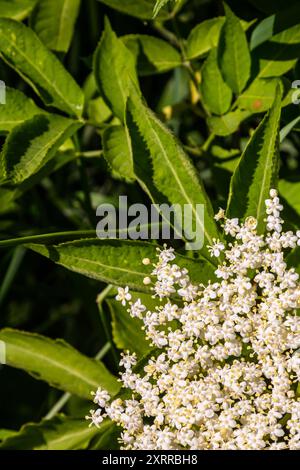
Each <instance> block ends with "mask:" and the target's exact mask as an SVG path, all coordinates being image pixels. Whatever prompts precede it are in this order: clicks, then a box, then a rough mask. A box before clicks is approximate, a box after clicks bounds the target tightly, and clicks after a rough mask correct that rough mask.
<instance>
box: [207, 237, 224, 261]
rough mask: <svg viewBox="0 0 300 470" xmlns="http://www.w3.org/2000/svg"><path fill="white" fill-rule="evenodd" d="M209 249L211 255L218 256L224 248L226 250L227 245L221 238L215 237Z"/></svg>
mask: <svg viewBox="0 0 300 470" xmlns="http://www.w3.org/2000/svg"><path fill="white" fill-rule="evenodd" d="M207 248H208V251H209V253H210V255H211V256H215V257H216V258H218V257H219V256H220V254H221V252H222V251H223V250H225V245H224V243H222V242H220V240H216V239H215V238H213V245H212V246H208V247H207Z"/></svg>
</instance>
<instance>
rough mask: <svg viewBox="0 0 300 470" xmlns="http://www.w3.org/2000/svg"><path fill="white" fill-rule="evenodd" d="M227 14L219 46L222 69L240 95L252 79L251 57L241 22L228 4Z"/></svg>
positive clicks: (227, 80) (229, 82)
mask: <svg viewBox="0 0 300 470" xmlns="http://www.w3.org/2000/svg"><path fill="white" fill-rule="evenodd" d="M225 13H226V20H225V23H224V25H223V27H222V30H221V34H220V40H219V45H218V56H219V62H220V68H221V72H222V75H223V78H224V80H225V82H226V83H227V84H228V85H229V86H230V88H231V89H232V91H233V92H235V93H240V92H241V91H242V90H243V89H244V87H245V85H246V83H247V81H248V79H249V77H250V67H251V57H250V52H249V47H248V44H247V38H246V35H245V33H244V31H243V28H242V26H241V24H240V21H239V19H238V18H237V17H236V16H235V15H234V13H233V12H232V11H231V9H230V8H229V7H228V6H227V5H226V4H225Z"/></svg>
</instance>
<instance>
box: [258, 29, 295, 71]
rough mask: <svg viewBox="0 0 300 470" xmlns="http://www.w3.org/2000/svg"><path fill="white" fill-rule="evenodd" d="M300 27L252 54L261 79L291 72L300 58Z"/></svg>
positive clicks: (265, 43)
mask: <svg viewBox="0 0 300 470" xmlns="http://www.w3.org/2000/svg"><path fill="white" fill-rule="evenodd" d="M299 53H300V25H299V24H297V25H295V26H292V27H291V28H288V29H286V30H284V31H282V32H280V33H278V34H275V36H273V37H272V38H271V39H270V40H269V41H267V42H264V43H263V44H261V45H260V46H258V47H257V48H255V49H254V51H253V52H252V57H253V62H254V63H256V64H257V65H258V76H259V77H261V78H262V77H277V76H280V75H283V74H284V73H286V72H287V71H288V70H290V69H291V68H292V67H293V66H294V65H295V63H296V62H297V60H298V58H299Z"/></svg>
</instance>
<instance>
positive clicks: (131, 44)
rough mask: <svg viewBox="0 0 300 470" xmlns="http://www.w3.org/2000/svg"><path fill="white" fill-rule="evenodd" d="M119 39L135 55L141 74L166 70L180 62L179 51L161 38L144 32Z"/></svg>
mask: <svg viewBox="0 0 300 470" xmlns="http://www.w3.org/2000/svg"><path fill="white" fill-rule="evenodd" d="M121 39H122V41H123V42H124V44H125V46H126V47H127V48H128V49H129V50H130V51H131V53H132V54H133V56H134V57H135V60H136V64H137V70H138V74H139V75H141V76H143V75H153V74H155V73H162V72H167V71H169V70H172V69H174V68H176V67H179V66H180V65H181V64H182V60H181V56H180V54H179V52H178V51H177V50H176V49H174V47H172V46H171V45H170V44H169V43H167V42H166V41H163V40H162V39H159V38H155V37H153V36H148V35H146V34H130V35H128V36H123V37H122V38H121Z"/></svg>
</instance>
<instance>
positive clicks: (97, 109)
mask: <svg viewBox="0 0 300 470" xmlns="http://www.w3.org/2000/svg"><path fill="white" fill-rule="evenodd" d="M87 113H88V117H89V121H90V122H92V123H93V125H95V126H96V127H97V126H101V125H103V122H105V121H107V119H109V118H110V117H112V113H111V110H110V109H109V107H108V106H107V105H106V103H105V101H104V100H103V98H102V97H101V96H98V98H95V99H90V100H89V102H88V104H87Z"/></svg>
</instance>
